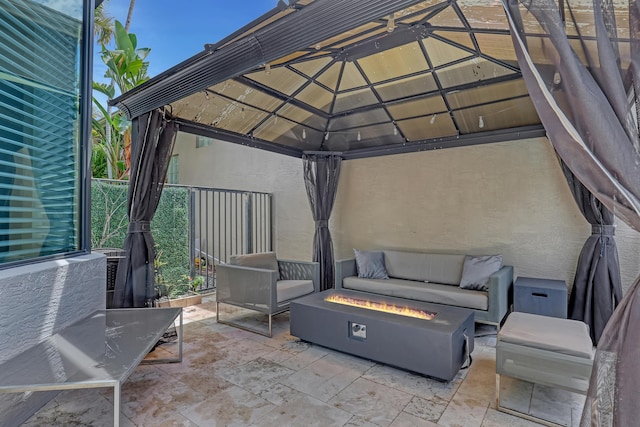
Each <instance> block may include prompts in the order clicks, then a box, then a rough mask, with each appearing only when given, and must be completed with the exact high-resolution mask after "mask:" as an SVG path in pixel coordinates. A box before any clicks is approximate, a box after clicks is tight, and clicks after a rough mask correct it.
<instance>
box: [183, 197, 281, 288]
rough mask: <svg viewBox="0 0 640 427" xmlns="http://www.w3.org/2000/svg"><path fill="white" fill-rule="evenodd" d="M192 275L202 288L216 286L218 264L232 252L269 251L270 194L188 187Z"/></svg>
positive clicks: (270, 235) (270, 237)
mask: <svg viewBox="0 0 640 427" xmlns="http://www.w3.org/2000/svg"><path fill="white" fill-rule="evenodd" d="M189 188H190V190H191V206H190V216H191V217H190V224H191V227H190V232H191V239H190V240H191V260H193V262H192V266H191V272H192V276H193V277H196V276H202V277H203V278H204V283H203V284H202V285H201V290H210V289H213V288H214V287H215V271H216V266H217V265H218V264H225V263H227V262H228V261H229V257H230V256H231V255H235V254H247V253H254V252H267V251H271V250H272V248H273V246H272V227H271V224H272V195H271V194H269V193H257V192H251V191H235V190H224V189H217V188H207V187H189Z"/></svg>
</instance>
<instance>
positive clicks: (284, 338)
mask: <svg viewBox="0 0 640 427" xmlns="http://www.w3.org/2000/svg"><path fill="white" fill-rule="evenodd" d="M221 314H222V313H221ZM184 317H185V325H184V358H183V362H182V363H174V364H158V365H141V366H139V367H138V368H137V369H136V370H135V371H134V372H133V373H132V375H131V376H130V377H129V379H128V380H127V381H126V382H125V383H124V385H123V387H122V395H121V396H122V406H121V417H120V425H121V426H124V427H130V426H149V427H156V426H158V427H161V426H200V427H210V426H211V427H213V426H305V427H306V426H353V427H355V426H361V427H369V426H392V427H401V426H412V427H413V426H449V427H454V426H455V427H495V426H514V427H531V426H539V425H540V424H537V423H534V422H531V421H527V420H524V419H522V418H518V417H514V416H511V415H508V414H505V413H502V412H498V411H497V410H496V409H495V407H496V403H495V387H496V379H495V341H496V337H495V329H494V330H493V331H491V329H489V330H488V331H489V333H488V334H482V333H481V334H478V332H479V331H480V332H482V331H484V332H487V329H486V328H482V327H480V328H479V331H476V334H477V335H484V336H477V337H476V339H475V349H474V351H473V364H472V365H471V367H470V368H469V369H466V370H461V371H460V372H459V373H458V375H457V376H456V377H455V378H454V379H453V380H452V381H450V382H448V383H446V382H439V381H436V380H432V379H429V378H425V377H422V376H419V375H414V374H411V373H409V372H406V371H402V370H399V369H394V368H391V367H388V366H384V365H381V364H377V363H375V362H372V361H369V360H365V359H361V358H358V357H352V356H349V355H345V354H342V353H339V352H336V351H333V350H329V349H327V348H324V347H320V346H316V345H312V344H309V343H305V342H301V341H299V340H298V339H297V338H296V337H293V336H291V335H289V316H288V313H284V314H281V315H278V316H276V317H275V318H274V337H273V338H266V337H263V336H261V335H258V334H254V333H251V332H246V331H243V330H241V329H238V328H233V327H229V326H226V325H222V324H218V323H217V322H216V320H215V299H214V297H213V296H209V297H207V298H205V299H204V302H203V303H202V304H200V305H197V306H192V307H187V308H185V311H184ZM260 321H261V322H263V321H264V320H263V319H261V320H260ZM262 326H263V327H265V326H266V325H264V324H263V325H262ZM477 326H479V325H477ZM491 332H493V333H491ZM176 347H177V345H176V344H174V343H168V344H164V345H162V346H161V347H159V348H158V349H156V350H155V351H153V352H152V353H150V355H149V356H148V357H150V358H153V357H166V353H165V352H167V351H169V352H171V351H174V350H175V349H176ZM501 383H502V384H501V386H502V387H504V388H503V389H502V399H503V405H505V406H509V407H511V408H514V409H519V410H520V411H525V412H526V411H529V412H530V413H532V414H535V415H537V416H539V417H543V418H546V419H549V420H551V421H555V422H557V423H560V424H563V425H567V426H577V425H578V424H579V420H580V413H581V411H582V406H583V404H584V398H583V397H582V396H579V395H576V394H573V393H568V392H564V391H560V390H555V389H550V388H547V387H540V386H535V387H534V386H533V385H532V384H530V383H525V382H521V381H515V380H508V379H506V378H504V377H503V378H502V381H501ZM112 398H113V395H112V392H111V390H110V389H93V390H72V391H65V392H62V393H60V394H59V395H58V396H57V397H56V398H55V399H53V400H52V401H51V402H49V404H47V405H46V406H45V407H43V408H42V409H41V410H40V411H39V412H37V413H36V414H35V415H33V416H32V417H31V418H30V419H29V420H28V421H27V422H26V423H25V424H23V426H30V427H33V426H112V425H113V406H112Z"/></svg>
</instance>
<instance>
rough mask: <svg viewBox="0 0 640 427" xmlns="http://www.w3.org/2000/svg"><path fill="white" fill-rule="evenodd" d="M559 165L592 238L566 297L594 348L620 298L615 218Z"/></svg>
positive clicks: (575, 318)
mask: <svg viewBox="0 0 640 427" xmlns="http://www.w3.org/2000/svg"><path fill="white" fill-rule="evenodd" d="M561 163H562V169H563V171H564V173H565V177H566V178H567V183H568V184H569V188H570V189H571V192H572V193H573V198H574V199H575V201H576V204H577V205H578V208H579V209H580V211H581V212H582V215H583V216H584V218H585V219H586V220H587V221H588V222H589V224H591V236H589V237H588V238H587V241H586V242H585V244H584V247H583V248H582V251H581V252H580V257H579V258H578V266H577V268H576V275H575V279H574V281H573V288H572V290H571V296H570V298H569V318H571V319H574V320H581V321H583V322H584V323H586V324H587V325H589V333H590V335H591V340H592V341H593V344H594V345H597V344H598V341H599V340H600V336H601V335H602V331H603V330H604V327H605V326H606V324H607V322H608V321H609V319H610V318H611V315H612V314H613V310H614V309H615V307H617V306H618V304H619V303H620V300H621V299H622V283H621V280H620V263H619V261H618V249H617V246H616V240H615V238H614V234H615V228H614V225H613V223H614V216H613V214H612V213H611V211H610V210H609V209H607V208H605V207H604V206H603V205H602V203H600V201H599V200H598V199H597V198H595V197H594V196H593V194H592V193H591V192H590V191H589V190H587V188H586V187H585V186H584V185H582V184H581V183H580V181H578V180H577V179H576V178H575V176H574V175H573V174H572V173H571V171H570V170H569V169H568V168H567V167H566V165H565V164H564V163H563V162H561Z"/></svg>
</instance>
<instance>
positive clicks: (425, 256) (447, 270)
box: [383, 250, 465, 286]
mask: <svg viewBox="0 0 640 427" xmlns="http://www.w3.org/2000/svg"><path fill="white" fill-rule="evenodd" d="M383 252H384V262H385V266H386V268H387V274H389V277H397V278H399V279H408V280H416V281H419V282H433V283H438V284H444V285H455V286H458V285H459V284H460V278H461V276H462V265H463V264H464V257H465V256H464V255H456V254H429V253H420V252H403V251H393V250H385V251H383Z"/></svg>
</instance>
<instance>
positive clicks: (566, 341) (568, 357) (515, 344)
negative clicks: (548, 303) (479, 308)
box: [496, 312, 595, 422]
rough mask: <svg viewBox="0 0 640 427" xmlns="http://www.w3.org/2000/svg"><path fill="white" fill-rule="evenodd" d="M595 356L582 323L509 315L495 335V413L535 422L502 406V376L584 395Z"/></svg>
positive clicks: (527, 315) (554, 318)
mask: <svg viewBox="0 0 640 427" xmlns="http://www.w3.org/2000/svg"><path fill="white" fill-rule="evenodd" d="M594 354H595V350H594V348H593V346H592V343H591V338H590V337H589V329H588V326H587V325H586V324H585V323H583V322H579V321H576V320H569V319H561V318H556V317H548V316H541V315H537V314H529V313H518V312H513V313H511V314H510V315H509V317H507V320H506V321H505V323H504V326H503V327H502V329H501V330H500V332H499V333H498V340H497V343H496V403H497V408H498V410H499V411H502V412H507V413H511V414H513V415H517V416H520V417H523V418H528V419H533V418H535V417H532V416H530V415H528V414H522V413H520V412H518V411H514V410H512V409H509V408H505V407H503V406H501V404H500V376H501V375H505V376H509V377H513V378H517V379H520V380H524V381H528V382H531V383H535V384H542V385H546V386H549V387H556V388H561V389H564V390H568V391H571V392H574V393H580V394H586V393H587V389H588V388H589V379H590V377H591V368H592V366H593V357H594ZM535 421H538V422H539V421H540V420H538V419H535Z"/></svg>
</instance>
